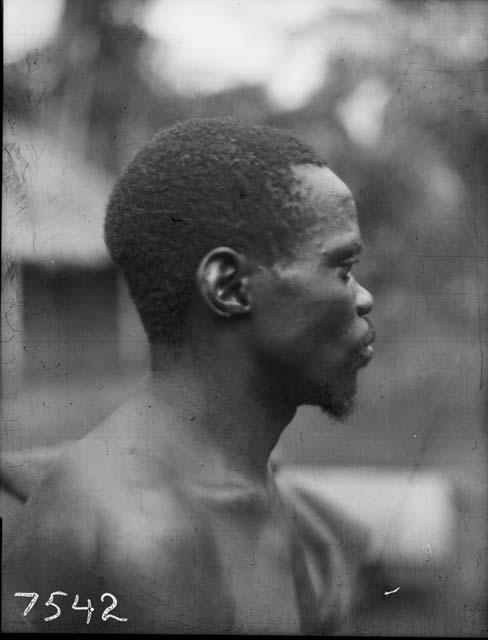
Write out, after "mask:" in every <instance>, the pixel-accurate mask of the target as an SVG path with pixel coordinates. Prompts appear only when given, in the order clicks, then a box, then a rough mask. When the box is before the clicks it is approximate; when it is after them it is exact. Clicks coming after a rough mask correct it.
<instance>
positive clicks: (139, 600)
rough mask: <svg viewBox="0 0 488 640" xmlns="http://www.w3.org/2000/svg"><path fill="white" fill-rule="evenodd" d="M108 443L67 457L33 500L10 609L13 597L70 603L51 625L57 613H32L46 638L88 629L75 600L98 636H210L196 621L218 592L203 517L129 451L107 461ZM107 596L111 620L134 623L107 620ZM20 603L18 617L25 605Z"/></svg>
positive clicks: (9, 566) (9, 569) (41, 609)
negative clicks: (47, 634) (114, 606)
mask: <svg viewBox="0 0 488 640" xmlns="http://www.w3.org/2000/svg"><path fill="white" fill-rule="evenodd" d="M104 444H105V443H104V442H103V441H102V440H100V438H98V437H96V436H95V437H94V438H89V439H86V440H85V441H81V442H80V443H78V444H77V445H75V446H74V447H72V448H70V449H69V450H67V451H66V452H65V453H64V454H63V455H62V456H61V457H60V458H59V459H58V460H57V461H56V462H55V463H54V464H53V465H52V466H51V468H50V469H49V472H48V473H47V475H46V477H45V479H44V481H43V482H42V484H41V486H40V487H39V489H38V491H37V492H36V493H35V494H34V495H33V496H32V497H31V498H30V499H29V501H28V503H27V504H26V508H25V513H24V515H23V520H22V521H21V522H20V523H19V536H18V538H17V540H16V544H15V547H14V549H13V551H12V553H11V554H10V556H9V557H8V558H7V563H6V569H5V573H4V576H5V582H6V588H7V591H8V593H7V594H6V596H5V598H6V600H8V598H9V594H11V595H10V599H11V598H12V594H14V593H16V592H20V593H27V592H35V593H38V594H39V595H40V597H39V603H41V602H42V603H45V602H47V601H48V599H49V597H50V594H52V593H53V592H56V591H57V592H62V593H65V594H67V595H66V596H63V595H60V594H58V595H57V596H56V597H57V600H56V602H57V603H58V605H59V606H60V607H62V609H61V614H60V615H59V616H58V617H57V618H56V619H54V620H51V621H47V622H46V620H45V618H46V617H49V615H52V614H53V613H55V610H54V609H46V607H45V605H44V604H43V605H42V606H41V605H40V604H38V605H36V606H35V607H34V608H33V609H32V611H31V612H30V613H29V614H28V615H29V619H30V621H31V622H32V624H33V628H34V629H35V630H38V631H44V632H47V631H58V630H59V631H61V630H66V631H73V632H79V631H82V630H84V629H86V615H87V613H86V611H85V612H84V613H83V611H80V610H77V609H73V608H72V603H73V601H74V598H75V596H76V595H78V596H79V598H80V600H81V601H80V606H81V603H82V602H83V604H84V606H87V600H88V599H90V602H91V606H92V607H93V608H94V612H93V614H92V616H91V620H90V623H89V624H90V625H91V627H90V628H91V629H92V630H94V629H95V628H96V630H97V631H109V632H114V631H115V632H117V631H120V632H128V631H139V632H169V631H185V630H192V629H191V627H194V628H197V627H198V628H204V627H202V626H201V624H200V622H199V617H202V615H203V618H205V619H206V618H207V617H208V615H207V614H208V612H209V611H210V610H211V609H213V608H216V605H217V604H218V603H217V602H214V601H216V600H218V598H217V597H216V596H215V594H216V591H218V589H216V587H217V585H218V583H219V576H218V563H217V559H216V558H217V556H216V552H215V549H214V543H213V539H212V536H211V534H210V529H209V528H208V526H207V523H206V522H205V518H204V517H203V516H202V514H201V513H200V512H199V510H198V508H197V507H196V505H193V504H192V503H191V502H190V501H189V500H188V499H187V498H186V497H185V494H184V492H182V491H181V490H180V489H179V488H178V487H177V486H173V485H172V484H171V482H170V481H169V480H168V481H165V482H162V481H161V478H160V477H158V479H157V480H158V481H155V478H154V477H153V473H152V472H151V470H149V471H148V470H147V469H145V464H144V460H138V459H137V456H134V455H131V454H130V453H129V451H130V448H129V450H126V449H125V448H120V449H119V450H118V451H111V452H109V454H108V455H107V452H106V450H105V449H104V446H102V445H104ZM163 477H166V476H163ZM212 587H213V588H212ZM106 594H109V596H112V597H114V598H115V599H116V600H117V611H115V610H112V611H111V613H112V616H114V615H115V614H117V617H121V618H127V620H124V621H119V620H117V619H116V618H114V617H110V616H109V617H108V618H107V619H106V620H102V619H101V615H102V613H103V612H104V610H105V609H106V607H107V606H108V605H110V604H111V603H112V600H111V597H109V596H107V595H106ZM104 595H105V600H104V601H103V603H102V597H103V596H104ZM20 600H22V599H21V598H17V599H16V602H15V607H14V609H12V614H13V615H14V616H15V615H17V617H18V616H19V615H20V616H22V610H23V607H25V606H26V602H25V600H24V601H22V602H21V601H20ZM12 604H13V603H12ZM217 609H218V607H217V608H216V610H217ZM188 625H190V627H189V626H188Z"/></svg>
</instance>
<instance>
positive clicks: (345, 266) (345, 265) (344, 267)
mask: <svg viewBox="0 0 488 640" xmlns="http://www.w3.org/2000/svg"><path fill="white" fill-rule="evenodd" d="M358 262H359V259H358V258H354V259H351V260H346V261H344V262H341V264H340V265H339V276H340V278H341V279H342V280H344V282H349V280H350V279H351V270H352V268H353V266H354V265H355V264H357V263H358Z"/></svg>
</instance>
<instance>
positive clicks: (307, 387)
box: [294, 374, 357, 421]
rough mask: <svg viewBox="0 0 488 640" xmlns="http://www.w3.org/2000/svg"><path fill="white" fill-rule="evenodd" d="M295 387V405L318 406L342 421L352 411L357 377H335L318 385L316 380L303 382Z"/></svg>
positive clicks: (353, 375)
mask: <svg viewBox="0 0 488 640" xmlns="http://www.w3.org/2000/svg"><path fill="white" fill-rule="evenodd" d="M300 386H301V388H295V392H294V396H295V402H296V404H297V405H303V404H306V405H311V406H315V407H319V408H320V409H321V410H322V411H323V412H324V413H327V414H328V415H329V416H331V417H332V418H336V419H337V420H340V421H344V420H345V419H347V418H348V417H349V416H350V415H351V414H352V413H353V411H354V408H355V398H356V393H357V377H356V375H355V374H352V375H350V376H347V377H338V378H335V379H334V381H333V382H331V383H325V384H322V385H320V386H319V385H318V384H317V383H316V382H311V381H308V382H305V381H304V383H303V384H302V385H300Z"/></svg>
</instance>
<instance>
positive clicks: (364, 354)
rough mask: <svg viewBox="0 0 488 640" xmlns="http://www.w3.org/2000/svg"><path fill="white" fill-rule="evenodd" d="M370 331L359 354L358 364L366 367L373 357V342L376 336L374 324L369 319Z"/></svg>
mask: <svg viewBox="0 0 488 640" xmlns="http://www.w3.org/2000/svg"><path fill="white" fill-rule="evenodd" d="M367 320H368V319H367ZM368 325H369V326H368V332H367V334H366V335H365V336H364V339H363V341H362V347H361V349H360V351H359V353H358V355H357V359H356V364H357V366H359V367H365V366H366V365H367V364H368V362H369V361H370V360H371V358H372V357H373V353H374V349H373V342H374V339H375V336H376V332H375V330H374V327H373V324H372V323H371V321H368Z"/></svg>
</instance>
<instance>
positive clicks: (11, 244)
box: [2, 131, 112, 262]
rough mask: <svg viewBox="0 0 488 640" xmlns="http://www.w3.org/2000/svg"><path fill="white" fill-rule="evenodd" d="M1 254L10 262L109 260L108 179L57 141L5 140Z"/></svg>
mask: <svg viewBox="0 0 488 640" xmlns="http://www.w3.org/2000/svg"><path fill="white" fill-rule="evenodd" d="M3 174H4V178H3V215H2V238H3V240H2V253H3V255H4V257H5V256H8V257H9V258H10V259H13V260H20V259H34V260H35V259H39V260H41V261H42V262H44V261H53V260H63V261H69V262H99V261H106V260H108V254H107V250H106V248H105V244H104V241H103V218H104V209H105V204H106V202H107V198H108V194H109V191H110V187H111V182H112V178H111V177H109V176H108V175H107V174H105V173H104V172H103V171H101V170H100V168H98V167H95V166H93V165H91V164H89V163H88V162H87V161H86V160H85V159H84V158H83V157H81V155H80V154H78V153H77V152H76V150H74V149H66V148H63V146H62V145H61V144H60V142H59V140H55V139H53V138H52V137H51V136H49V135H47V134H44V133H41V132H38V131H36V132H34V133H32V135H29V136H27V135H26V134H25V133H17V134H16V135H12V134H10V135H5V137H4V157H3Z"/></svg>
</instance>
